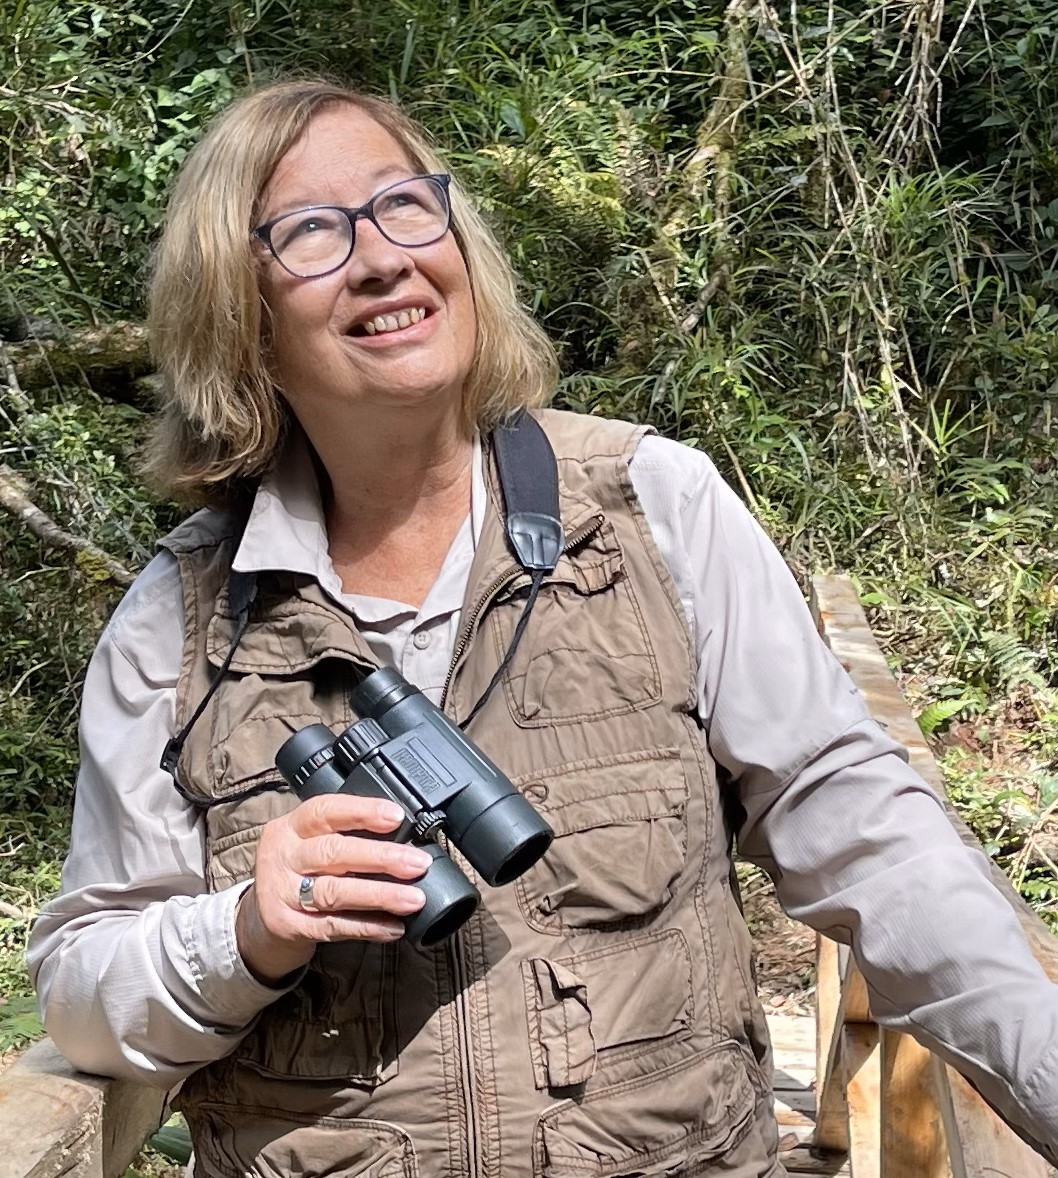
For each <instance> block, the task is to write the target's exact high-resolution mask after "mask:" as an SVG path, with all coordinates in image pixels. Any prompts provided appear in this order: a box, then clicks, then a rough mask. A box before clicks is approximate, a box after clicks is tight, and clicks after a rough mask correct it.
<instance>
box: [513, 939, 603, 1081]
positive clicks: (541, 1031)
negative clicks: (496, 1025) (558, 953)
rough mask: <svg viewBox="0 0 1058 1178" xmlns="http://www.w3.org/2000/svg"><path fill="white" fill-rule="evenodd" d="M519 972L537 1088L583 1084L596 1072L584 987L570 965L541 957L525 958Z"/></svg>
mask: <svg viewBox="0 0 1058 1178" xmlns="http://www.w3.org/2000/svg"><path fill="white" fill-rule="evenodd" d="M522 975H523V982H524V984H525V990H526V1002H527V1005H528V1011H529V1026H530V1034H529V1038H530V1052H531V1053H532V1057H533V1075H534V1076H535V1078H536V1086H537V1088H570V1087H573V1086H575V1085H578V1084H583V1083H585V1082H586V1081H587V1080H589V1079H590V1078H591V1076H592V1075H593V1074H594V1072H595V1040H594V1039H593V1038H592V1033H591V1023H592V1012H591V1009H590V1007H589V1006H588V991H587V986H586V985H585V983H584V982H583V981H582V980H581V979H580V978H579V977H578V976H577V975H576V974H575V973H574V972H573V971H572V970H571V969H568V968H567V967H566V966H565V965H560V964H559V963H558V962H557V961H548V960H547V959H546V958H544V957H535V958H533V959H532V960H531V961H525V962H523V963H522Z"/></svg>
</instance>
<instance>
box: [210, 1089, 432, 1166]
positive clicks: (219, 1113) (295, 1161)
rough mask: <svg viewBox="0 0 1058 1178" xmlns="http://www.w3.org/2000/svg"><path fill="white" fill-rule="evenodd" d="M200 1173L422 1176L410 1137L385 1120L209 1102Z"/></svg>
mask: <svg viewBox="0 0 1058 1178" xmlns="http://www.w3.org/2000/svg"><path fill="white" fill-rule="evenodd" d="M199 1112H200V1115H202V1116H204V1117H206V1118H208V1119H207V1120H206V1121H205V1122H204V1123H201V1124H200V1125H199V1126H198V1131H197V1132H196V1133H195V1135H194V1145H195V1178H234V1176H235V1175H238V1178H291V1176H292V1175H297V1178H417V1175H418V1173H419V1167H418V1163H417V1161H416V1158H415V1150H414V1148H413V1146H412V1141H411V1138H410V1137H409V1136H408V1134H407V1133H405V1132H404V1130H403V1129H401V1128H399V1127H398V1126H396V1125H391V1124H388V1123H387V1122H385V1121H371V1120H346V1119H344V1118H338V1117H316V1118H311V1117H296V1116H292V1115H291V1114H289V1113H286V1112H281V1111H279V1110H274V1109H253V1110H245V1109H239V1110H238V1111H234V1110H229V1109H227V1108H225V1107H223V1106H219V1105H204V1106H203V1107H202V1108H201V1109H200V1110H199Z"/></svg>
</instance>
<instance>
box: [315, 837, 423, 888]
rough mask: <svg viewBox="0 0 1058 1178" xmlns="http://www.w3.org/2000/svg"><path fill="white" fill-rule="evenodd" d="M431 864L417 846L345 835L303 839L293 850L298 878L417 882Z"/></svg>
mask: <svg viewBox="0 0 1058 1178" xmlns="http://www.w3.org/2000/svg"><path fill="white" fill-rule="evenodd" d="M432 862H433V860H432V859H431V857H430V856H429V855H428V854H427V853H426V852H425V851H423V850H420V848H418V847H411V846H408V845H407V844H406V843H391V842H386V841H384V840H380V839H365V838H357V837H356V836H355V835H348V834H324V835H319V836H317V837H316V838H308V839H303V840H302V841H301V843H300V844H299V845H298V846H297V849H296V862H295V863H293V865H292V866H293V867H294V870H295V871H299V872H300V873H301V874H302V875H350V874H352V875H393V876H396V878H397V879H418V878H419V877H420V876H422V875H424V874H425V872H426V870H427V868H428V867H429V866H430V864H431V863H432Z"/></svg>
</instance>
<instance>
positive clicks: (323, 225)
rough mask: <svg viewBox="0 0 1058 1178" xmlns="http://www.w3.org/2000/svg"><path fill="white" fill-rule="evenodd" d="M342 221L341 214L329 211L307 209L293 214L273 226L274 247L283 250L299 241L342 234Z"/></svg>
mask: <svg viewBox="0 0 1058 1178" xmlns="http://www.w3.org/2000/svg"><path fill="white" fill-rule="evenodd" d="M341 220H343V218H342V217H341V215H340V214H339V213H336V212H332V211H331V210H329V209H306V210H305V211H304V212H299V213H291V214H290V216H289V217H284V218H283V220H282V221H277V222H276V224H275V225H274V226H273V229H272V242H273V245H275V247H276V248H277V249H280V250H282V249H285V248H286V247H287V246H288V245H290V244H291V243H292V242H294V241H296V240H298V239H302V240H303V239H304V238H307V237H316V236H319V235H320V234H334V233H336V232H337V233H341V232H342V231H343V230H342V226H341V224H340V222H341Z"/></svg>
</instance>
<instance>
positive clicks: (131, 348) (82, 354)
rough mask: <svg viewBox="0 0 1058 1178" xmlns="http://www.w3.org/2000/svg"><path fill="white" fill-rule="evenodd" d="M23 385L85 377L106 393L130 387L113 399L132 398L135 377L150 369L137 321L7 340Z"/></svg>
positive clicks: (40, 385) (44, 385) (43, 385)
mask: <svg viewBox="0 0 1058 1178" xmlns="http://www.w3.org/2000/svg"><path fill="white" fill-rule="evenodd" d="M7 351H8V352H9V353H10V356H11V360H12V363H13V364H14V367H15V371H16V372H17V373H18V380H19V382H20V383H21V386H22V388H23V389H24V390H26V391H29V390H32V389H41V388H48V387H50V386H51V385H56V384H70V383H73V382H80V381H87V382H88V384H89V385H90V386H91V387H92V388H93V389H95V390H96V392H98V393H100V394H102V395H104V396H107V395H111V396H112V395H113V394H114V387H115V386H118V387H120V388H121V389H123V390H133V391H132V392H131V393H127V394H126V395H125V396H120V397H118V398H117V399H119V400H130V401H133V402H135V401H136V400H137V397H136V395H135V391H134V385H135V381H136V380H137V379H138V378H140V377H143V376H146V375H147V374H148V373H150V372H151V371H152V370H153V366H152V364H151V354H150V348H149V346H148V343H147V329H146V328H145V327H143V326H142V325H141V324H139V323H121V322H119V323H111V324H108V325H107V326H105V327H92V328H87V329H86V330H84V331H78V332H75V333H72V334H70V335H68V336H66V337H65V338H62V339H47V340H42V339H38V340H29V341H27V342H26V343H20V344H8V345H7Z"/></svg>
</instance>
